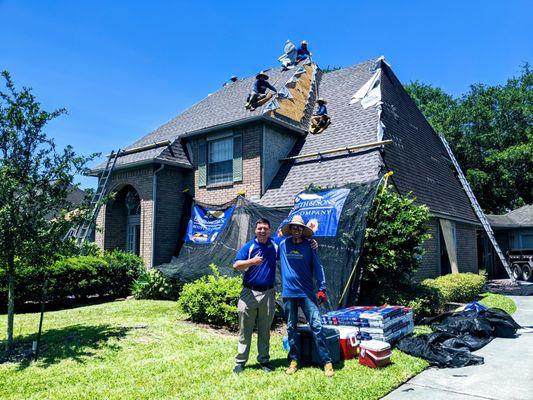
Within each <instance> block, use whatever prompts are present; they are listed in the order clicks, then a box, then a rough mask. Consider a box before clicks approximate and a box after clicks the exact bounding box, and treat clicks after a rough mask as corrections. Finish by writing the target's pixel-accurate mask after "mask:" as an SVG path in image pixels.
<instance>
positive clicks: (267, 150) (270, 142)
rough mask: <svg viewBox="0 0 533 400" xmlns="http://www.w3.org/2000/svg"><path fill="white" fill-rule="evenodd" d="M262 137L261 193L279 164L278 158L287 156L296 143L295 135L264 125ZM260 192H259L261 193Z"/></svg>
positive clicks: (266, 187)
mask: <svg viewBox="0 0 533 400" xmlns="http://www.w3.org/2000/svg"><path fill="white" fill-rule="evenodd" d="M264 132H265V137H264V139H263V193H264V192H265V191H266V189H268V186H269V185H270V183H271V182H272V179H274V177H275V176H276V173H277V172H278V170H279V167H280V166H281V163H280V161H279V160H280V159H281V158H284V157H287V155H288V154H289V152H290V151H291V149H292V148H293V147H294V144H295V143H296V140H297V137H296V135H294V133H289V132H287V131H284V130H282V129H280V128H275V127H270V126H269V125H265V131H264ZM263 193H261V194H263Z"/></svg>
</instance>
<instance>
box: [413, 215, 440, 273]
mask: <svg viewBox="0 0 533 400" xmlns="http://www.w3.org/2000/svg"><path fill="white" fill-rule="evenodd" d="M438 224H439V220H438V219H437V218H431V219H430V220H429V222H428V228H429V230H428V233H429V234H430V235H431V238H429V239H428V240H426V241H425V242H424V250H425V251H426V252H425V253H424V255H423V256H422V260H421V262H420V266H419V267H418V271H417V272H416V274H415V276H414V279H415V280H417V281H420V280H423V279H426V278H435V277H437V276H439V275H440V250H439V245H440V242H439V227H438Z"/></svg>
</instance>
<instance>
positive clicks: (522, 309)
mask: <svg viewBox="0 0 533 400" xmlns="http://www.w3.org/2000/svg"><path fill="white" fill-rule="evenodd" d="M509 297H510V298H511V299H513V300H514V301H515V303H516V305H517V307H518V309H517V311H516V312H515V313H514V314H513V318H514V319H515V320H516V322H518V323H519V324H520V325H522V326H524V327H526V326H530V327H531V326H533V296H509ZM474 354H476V355H480V356H483V357H484V358H485V364H483V365H477V366H470V367H464V368H446V369H437V368H433V367H432V368H429V369H427V370H425V371H424V372H422V373H421V374H419V375H417V376H415V377H414V378H413V379H411V380H410V381H409V382H407V383H405V384H403V385H402V386H400V387H399V388H397V389H396V390H394V391H393V392H391V393H389V394H388V395H387V396H385V397H384V398H383V399H386V400H396V399H402V400H403V399H409V400H418V399H430V400H452V399H453V400H459V399H465V400H470V399H494V400H496V399H497V400H514V399H516V400H527V399H531V400H533V329H522V330H519V331H518V337H517V338H514V339H502V338H496V339H494V340H493V341H492V342H490V343H489V344H488V345H486V346H485V347H483V348H482V349H480V350H478V351H476V352H474Z"/></svg>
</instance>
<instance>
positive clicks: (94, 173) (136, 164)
mask: <svg viewBox="0 0 533 400" xmlns="http://www.w3.org/2000/svg"><path fill="white" fill-rule="evenodd" d="M154 163H155V164H165V165H170V166H173V167H181V168H185V169H192V168H193V167H192V166H191V165H190V164H184V163H180V162H177V161H169V160H158V159H157V158H150V159H148V160H142V161H136V162H132V163H128V164H123V165H115V168H114V169H113V172H114V171H118V170H123V169H130V168H136V167H140V166H144V165H151V164H154ZM102 171H103V169H91V170H90V171H89V172H88V173H87V174H86V175H85V176H98V175H100V173H101V172H102Z"/></svg>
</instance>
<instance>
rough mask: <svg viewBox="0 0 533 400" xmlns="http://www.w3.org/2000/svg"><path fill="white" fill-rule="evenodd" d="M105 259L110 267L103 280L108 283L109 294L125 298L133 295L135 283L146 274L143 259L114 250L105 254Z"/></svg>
mask: <svg viewBox="0 0 533 400" xmlns="http://www.w3.org/2000/svg"><path fill="white" fill-rule="evenodd" d="M103 259H104V260H105V261H106V262H107V264H108V265H109V268H107V269H106V270H105V271H102V272H103V273H104V275H103V276H102V279H103V280H104V281H105V282H106V287H107V294H108V295H111V296H114V297H124V296H127V295H129V294H130V293H131V287H132V284H133V282H134V281H135V280H136V279H138V278H139V277H140V276H141V275H143V274H144V273H146V268H144V263H143V260H142V258H141V257H139V256H138V255H136V254H132V253H127V252H124V251H120V250H114V251H112V252H109V253H105V254H104V256H103Z"/></svg>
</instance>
